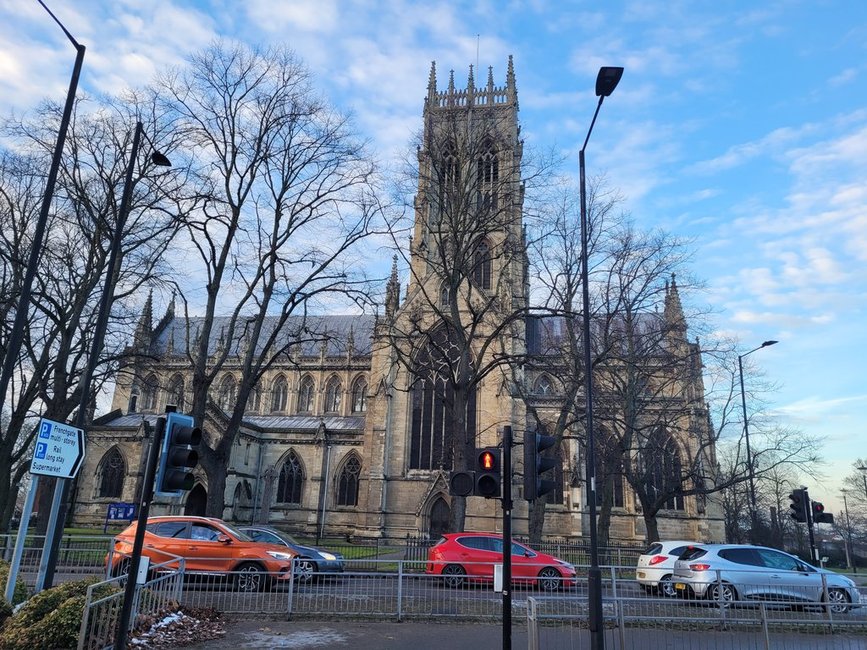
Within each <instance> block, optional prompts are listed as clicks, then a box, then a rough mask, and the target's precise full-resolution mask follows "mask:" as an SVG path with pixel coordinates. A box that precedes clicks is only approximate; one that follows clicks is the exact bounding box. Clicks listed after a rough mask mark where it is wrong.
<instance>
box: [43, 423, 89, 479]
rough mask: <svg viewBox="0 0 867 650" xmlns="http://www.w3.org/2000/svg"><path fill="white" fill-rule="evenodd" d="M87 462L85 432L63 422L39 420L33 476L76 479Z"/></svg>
mask: <svg viewBox="0 0 867 650" xmlns="http://www.w3.org/2000/svg"><path fill="white" fill-rule="evenodd" d="M83 460H84V430H83V429H77V428H76V427H71V426H69V425H68V424H64V423H63V422H52V421H51V420H46V419H45V418H42V419H41V420H39V434H38V435H37V436H36V447H35V448H34V449H33V460H31V461H30V473H31V474H41V475H43V476H56V477H59V478H75V475H76V474H78V470H79V469H80V468H81V461H83Z"/></svg>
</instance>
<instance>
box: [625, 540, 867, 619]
mask: <svg viewBox="0 0 867 650" xmlns="http://www.w3.org/2000/svg"><path fill="white" fill-rule="evenodd" d="M636 579H637V581H638V583H639V584H640V585H641V586H642V587H644V588H645V589H646V590H648V591H649V590H657V591H658V592H659V593H660V594H661V595H663V596H668V597H673V596H681V597H684V598H690V599H708V600H712V601H716V602H719V603H721V604H723V605H730V604H732V603H734V602H742V601H759V600H762V601H770V602H778V603H780V602H782V603H785V604H787V605H796V604H797V605H802V606H804V605H807V606H809V605H822V604H825V605H827V607H828V609H829V610H830V611H831V612H833V613H836V614H842V613H845V612H847V611H849V610H850V609H851V608H852V607H856V606H859V605H860V603H861V594H860V592H859V590H858V587H857V586H856V585H855V583H854V582H853V581H852V580H851V579H850V578H848V577H846V576H844V575H840V574H837V573H835V572H833V571H829V570H828V569H824V568H816V567H814V566H811V565H809V564H807V563H806V562H804V561H803V560H801V559H799V558H797V557H795V556H794V555H790V554H788V553H784V552H783V551H780V550H778V549H774V548H766V547H764V546H753V545H746V544H703V543H701V542H684V541H671V542H655V543H654V544H651V546H650V547H649V548H648V549H647V550H646V551H645V552H644V553H643V554H642V555H641V556H640V557H639V558H638V564H637V566H636Z"/></svg>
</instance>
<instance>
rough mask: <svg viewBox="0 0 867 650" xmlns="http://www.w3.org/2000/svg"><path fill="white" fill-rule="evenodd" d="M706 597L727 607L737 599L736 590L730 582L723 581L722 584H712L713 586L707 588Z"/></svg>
mask: <svg viewBox="0 0 867 650" xmlns="http://www.w3.org/2000/svg"><path fill="white" fill-rule="evenodd" d="M707 598H708V600H712V601H714V602H715V603H722V605H723V607H728V606H729V605H731V604H732V603H733V602H734V601H736V600H737V599H738V592H737V591H735V588H734V587H732V586H731V585H730V584H726V583H725V582H724V583H722V584H714V586H713V587H711V588H710V589H708V590H707Z"/></svg>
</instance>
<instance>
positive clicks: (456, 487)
mask: <svg viewBox="0 0 867 650" xmlns="http://www.w3.org/2000/svg"><path fill="white" fill-rule="evenodd" d="M475 489H476V473H475V472H468V471H466V470H458V471H455V472H452V473H451V475H450V476H449V494H451V495H452V496H453V497H469V496H472V495H473V491H474V490H475Z"/></svg>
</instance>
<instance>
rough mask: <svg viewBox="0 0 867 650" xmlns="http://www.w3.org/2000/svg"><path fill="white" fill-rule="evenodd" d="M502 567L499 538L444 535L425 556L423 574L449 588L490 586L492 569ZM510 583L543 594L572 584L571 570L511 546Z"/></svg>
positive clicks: (544, 556)
mask: <svg viewBox="0 0 867 650" xmlns="http://www.w3.org/2000/svg"><path fill="white" fill-rule="evenodd" d="M502 563H503V537H502V535H497V534H495V533H447V534H445V535H443V536H442V538H441V539H440V540H439V541H438V542H437V543H436V544H434V545H433V546H432V547H431V548H430V550H429V551H428V555H427V566H426V567H425V573H427V574H429V575H441V576H443V582H444V583H445V584H446V585H447V586H449V587H460V586H461V585H463V584H464V582H465V581H467V580H472V581H485V582H490V581H492V580H493V579H494V565H495V564H502ZM512 581H513V582H522V583H525V584H531V585H534V586H537V587H540V588H542V589H545V590H546V591H555V590H556V589H559V588H560V587H561V586H562V587H574V586H575V584H576V578H575V567H574V566H572V565H571V564H569V563H568V562H565V561H563V560H560V559H558V558H556V557H554V556H553V555H548V554H547V553H540V552H539V551H534V550H533V549H531V548H530V547H529V546H524V545H523V544H519V543H518V542H512Z"/></svg>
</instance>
